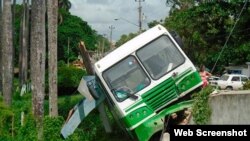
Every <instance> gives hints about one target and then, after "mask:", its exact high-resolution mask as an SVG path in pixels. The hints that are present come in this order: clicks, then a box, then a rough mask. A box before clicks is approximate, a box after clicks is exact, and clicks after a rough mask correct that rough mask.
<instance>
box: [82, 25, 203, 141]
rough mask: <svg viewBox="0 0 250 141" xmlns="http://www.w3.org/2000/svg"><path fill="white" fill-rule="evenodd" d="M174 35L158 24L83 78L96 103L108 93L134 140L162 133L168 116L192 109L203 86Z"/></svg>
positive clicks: (114, 112) (112, 108)
mask: <svg viewBox="0 0 250 141" xmlns="http://www.w3.org/2000/svg"><path fill="white" fill-rule="evenodd" d="M176 37H177V36H175V35H174V34H172V33H170V32H168V31H167V30H166V29H165V28H164V27H163V26H161V25H156V26H155V27H153V28H151V29H149V30H147V31H145V32H144V33H141V34H140V35H138V36H137V37H135V38H133V39H131V40H130V41H128V42H126V43H125V44H123V45H121V46H120V47H118V48H116V49H115V50H114V51H112V52H110V53H109V54H107V55H106V56H105V57H103V58H102V59H100V60H99V61H97V62H96V63H95V64H94V71H95V76H94V77H92V78H91V79H89V80H85V81H86V84H87V87H88V89H89V91H90V95H91V96H92V97H93V98H94V99H95V100H96V101H98V99H100V98H103V97H104V98H103V99H105V101H106V103H108V106H109V109H110V111H111V113H112V115H113V116H114V117H115V119H116V120H117V122H118V125H119V126H120V127H121V128H122V129H124V130H125V131H126V132H127V133H128V134H129V135H130V136H131V137H132V138H133V139H136V140H140V141H147V140H150V139H152V138H153V137H155V135H156V134H159V133H161V132H162V130H163V129H164V119H165V118H166V117H169V116H170V115H171V114H172V113H178V111H182V110H184V109H187V108H190V107H191V105H192V100H191V98H190V96H191V94H192V93H193V92H194V91H195V90H197V89H200V86H201V85H202V80H201V78H200V76H199V73H198V72H197V70H196V68H195V66H194V64H193V63H192V62H191V61H190V59H189V58H188V57H187V55H186V54H185V53H184V52H183V50H182V49H181V47H180V45H181V42H180V40H179V39H178V38H176ZM80 85H81V84H80Z"/></svg>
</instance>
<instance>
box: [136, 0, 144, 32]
mask: <svg viewBox="0 0 250 141" xmlns="http://www.w3.org/2000/svg"><path fill="white" fill-rule="evenodd" d="M144 1H145V0H135V2H138V3H139V7H138V12H139V32H141V31H142V6H141V2H144Z"/></svg>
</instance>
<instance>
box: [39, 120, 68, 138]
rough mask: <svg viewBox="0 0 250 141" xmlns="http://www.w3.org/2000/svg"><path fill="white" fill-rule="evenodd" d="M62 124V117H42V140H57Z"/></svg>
mask: <svg viewBox="0 0 250 141" xmlns="http://www.w3.org/2000/svg"><path fill="white" fill-rule="evenodd" d="M63 123H64V119H63V117H61V116H59V117H49V116H45V117H44V140H45V141H56V140H59V139H60V138H61V137H60V131H61V128H62V125H63Z"/></svg>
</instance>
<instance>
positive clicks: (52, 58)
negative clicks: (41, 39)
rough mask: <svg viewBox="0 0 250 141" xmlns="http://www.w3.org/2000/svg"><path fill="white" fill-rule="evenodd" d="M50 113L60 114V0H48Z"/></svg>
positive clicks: (53, 115) (53, 114)
mask: <svg viewBox="0 0 250 141" xmlns="http://www.w3.org/2000/svg"><path fill="white" fill-rule="evenodd" d="M47 4H48V5H47V8H48V10H47V11H48V12H47V13H48V51H49V114H50V116H52V117H55V116H57V115H58V106H57V18H58V1H57V0H53V1H48V2H47Z"/></svg>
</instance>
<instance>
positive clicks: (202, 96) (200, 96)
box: [192, 86, 212, 125]
mask: <svg viewBox="0 0 250 141" xmlns="http://www.w3.org/2000/svg"><path fill="white" fill-rule="evenodd" d="M211 92H212V87H211V86H208V87H206V88H203V89H202V90H201V91H200V92H198V93H196V94H194V96H193V99H194V104H193V107H192V113H193V119H194V122H195V123H196V124H199V125H201V124H207V123H208V122H209V120H210V116H211V108H210V107H209V103H208V100H209V94H210V93H211Z"/></svg>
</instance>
